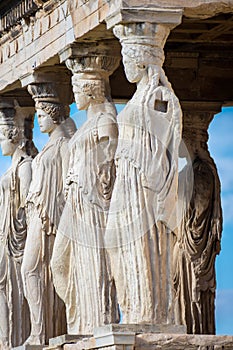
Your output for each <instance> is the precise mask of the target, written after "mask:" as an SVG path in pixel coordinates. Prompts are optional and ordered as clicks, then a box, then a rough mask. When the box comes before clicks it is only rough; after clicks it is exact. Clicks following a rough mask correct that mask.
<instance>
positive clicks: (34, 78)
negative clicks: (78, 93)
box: [21, 66, 73, 105]
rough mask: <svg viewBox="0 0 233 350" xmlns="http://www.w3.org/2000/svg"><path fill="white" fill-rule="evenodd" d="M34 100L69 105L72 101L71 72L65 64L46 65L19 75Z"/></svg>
mask: <svg viewBox="0 0 233 350" xmlns="http://www.w3.org/2000/svg"><path fill="white" fill-rule="evenodd" d="M21 84H22V86H23V87H25V86H27V88H28V91H29V93H30V94H31V95H32V98H33V99H34V100H35V101H38V100H40V101H43V102H51V103H61V104H64V105H70V104H71V103H72V101H73V94H72V88H71V74H70V72H69V70H68V69H67V68H66V67H65V66H46V67H42V68H40V69H36V70H34V71H33V72H32V73H30V74H27V75H25V76H23V77H21Z"/></svg>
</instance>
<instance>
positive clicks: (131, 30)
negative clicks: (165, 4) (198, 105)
mask: <svg viewBox="0 0 233 350" xmlns="http://www.w3.org/2000/svg"><path fill="white" fill-rule="evenodd" d="M114 34H115V35H116V37H118V38H119V39H120V42H121V45H122V56H123V64H124V68H125V73H126V77H127V79H128V80H129V81H130V82H131V83H137V82H138V81H140V80H141V78H142V76H143V74H145V72H146V70H147V68H148V67H149V66H159V67H162V65H163V62H164V51H163V47H164V44H165V41H166V38H167V36H168V34H169V29H168V28H167V27H165V26H162V25H158V24H154V23H129V24H125V25H117V26H116V27H115V28H114Z"/></svg>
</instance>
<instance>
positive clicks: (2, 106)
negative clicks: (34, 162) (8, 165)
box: [0, 100, 37, 156]
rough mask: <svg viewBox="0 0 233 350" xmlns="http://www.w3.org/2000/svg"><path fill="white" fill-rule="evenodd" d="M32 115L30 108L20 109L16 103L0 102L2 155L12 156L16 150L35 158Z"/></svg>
mask: <svg viewBox="0 0 233 350" xmlns="http://www.w3.org/2000/svg"><path fill="white" fill-rule="evenodd" d="M33 126H34V113H33V112H32V110H31V108H29V109H28V108H27V107H25V108H23V107H20V106H19V105H18V103H17V101H16V100H15V101H13V100H12V101H7V102H6V101H4V100H3V101H0V143H1V148H2V153H3V155H6V156H7V155H10V156H12V155H13V154H14V152H15V150H16V149H17V148H20V149H22V150H24V151H25V152H26V154H27V155H31V156H35V155H36V153H37V150H36V148H35V146H34V144H33V142H32V129H33Z"/></svg>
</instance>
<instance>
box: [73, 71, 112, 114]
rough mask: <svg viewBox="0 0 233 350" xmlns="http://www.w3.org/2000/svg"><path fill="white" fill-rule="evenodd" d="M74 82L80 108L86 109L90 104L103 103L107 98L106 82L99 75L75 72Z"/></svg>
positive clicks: (76, 98)
mask: <svg viewBox="0 0 233 350" xmlns="http://www.w3.org/2000/svg"><path fill="white" fill-rule="evenodd" d="M91 78H92V79H91ZM95 78H96V79H95ZM72 84H73V91H74V96H75V101H76V104H77V107H78V109H79V110H86V109H88V107H89V106H90V105H92V104H101V103H104V101H105V100H106V96H105V82H104V80H103V79H101V78H99V77H94V76H92V77H90V76H89V75H86V74H74V76H73V78H72Z"/></svg>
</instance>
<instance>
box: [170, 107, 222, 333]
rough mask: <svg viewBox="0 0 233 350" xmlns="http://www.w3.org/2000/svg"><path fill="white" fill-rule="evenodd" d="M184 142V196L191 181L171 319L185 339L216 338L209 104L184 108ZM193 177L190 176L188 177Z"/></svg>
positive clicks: (215, 195) (216, 221)
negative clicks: (192, 335)
mask: <svg viewBox="0 0 233 350" xmlns="http://www.w3.org/2000/svg"><path fill="white" fill-rule="evenodd" d="M183 108H184V109H183V113H184V118H183V140H184V142H185V144H186V147H187V150H188V152H189V156H190V163H189V164H187V165H186V166H185V167H184V168H183V170H182V171H181V172H180V175H179V185H180V189H181V188H184V193H185V192H186V191H188V188H189V186H190V175H192V176H193V191H192V196H191V198H190V199H189V201H186V200H185V198H184V197H182V198H180V203H182V205H183V206H184V210H183V218H182V221H181V223H180V226H179V227H178V233H177V241H176V243H175V246H174V266H173V269H174V289H175V310H176V312H175V316H176V320H177V322H181V323H183V324H184V325H186V326H187V331H188V333H196V334H214V333H215V289H216V277H215V258H216V255H217V254H219V251H220V242H221V233H222V210H221V200H220V180H219V177H218V173H217V168H216V165H215V163H214V160H213V159H212V157H211V156H210V153H209V151H208V145H207V141H208V126H209V124H210V122H211V120H212V119H213V117H214V114H215V113H217V112H218V111H219V110H217V109H216V110H215V106H211V104H210V105H209V106H208V105H207V106H206V105H205V104H201V103H200V105H198V104H191V105H188V104H187V103H186V104H184V106H183ZM191 172H192V174H191Z"/></svg>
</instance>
